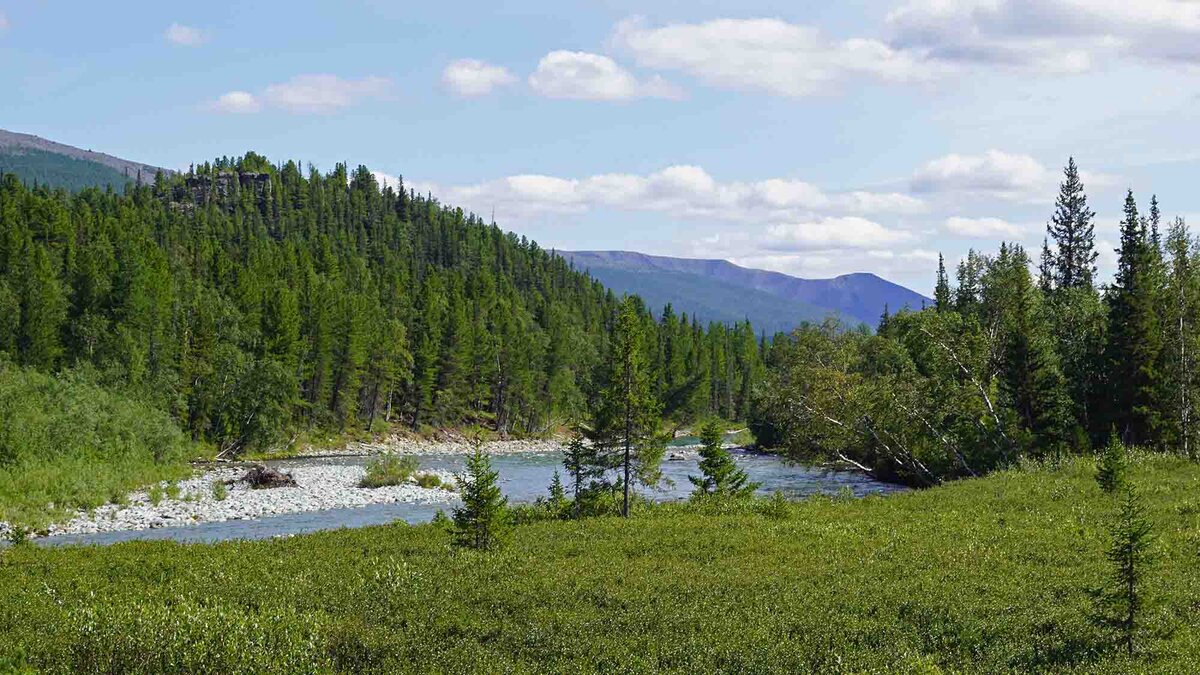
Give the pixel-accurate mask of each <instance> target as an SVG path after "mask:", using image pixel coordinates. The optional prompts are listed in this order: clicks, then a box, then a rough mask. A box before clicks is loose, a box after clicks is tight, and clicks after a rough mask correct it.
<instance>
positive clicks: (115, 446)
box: [0, 364, 195, 529]
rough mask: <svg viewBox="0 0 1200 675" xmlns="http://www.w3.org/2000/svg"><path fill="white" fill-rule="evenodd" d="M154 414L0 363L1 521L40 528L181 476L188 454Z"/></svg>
mask: <svg viewBox="0 0 1200 675" xmlns="http://www.w3.org/2000/svg"><path fill="white" fill-rule="evenodd" d="M194 451H195V448H194V447H193V446H191V444H190V443H189V442H188V440H187V439H186V438H185V436H184V435H183V434H182V433H181V432H180V431H179V429H178V427H176V426H175V424H174V423H173V422H172V420H171V419H170V418H169V417H168V416H167V415H166V414H165V413H162V412H159V411H158V410H155V409H154V408H152V407H150V406H147V405H144V404H141V403H138V402H135V401H131V400H129V399H127V398H124V397H122V396H119V395H117V394H114V393H112V392H110V391H107V390H105V389H103V388H100V387H97V386H95V385H92V384H89V383H87V382H84V381H83V380H82V379H79V378H76V377H73V376H71V375H69V374H68V375H65V376H60V377H54V376H51V375H46V374H43V373H38V372H35V371H32V370H25V369H20V368H16V367H13V366H8V365H2V364H0V521H7V522H11V523H15V524H18V525H21V526H23V527H30V528H34V529H39V528H43V527H45V526H46V525H47V524H49V523H50V522H51V521H52V520H54V519H58V518H62V517H65V516H66V515H67V514H68V513H69V512H70V511H71V510H74V509H88V508H94V507H97V506H100V505H102V504H105V503H108V502H111V501H118V500H120V499H123V498H124V495H125V494H126V493H127V492H129V491H131V490H134V489H136V488H138V487H139V486H144V485H145V484H147V483H152V482H155V481H161V480H172V479H177V478H181V477H183V476H184V475H186V474H187V472H188V469H187V465H186V463H185V460H186V459H187V458H188V455H189V453H191V452H194Z"/></svg>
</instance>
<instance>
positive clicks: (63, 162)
mask: <svg viewBox="0 0 1200 675" xmlns="http://www.w3.org/2000/svg"><path fill="white" fill-rule="evenodd" d="M159 171H163V172H165V173H168V174H170V173H173V172H172V171H170V170H168V169H162V168H159V167H155V166H150V165H149V164H142V163H141V162H132V161H129V160H127V159H121V158H120V157H113V156H112V155H107V154H104V153H102V152H93V151H91V150H84V149H82V148H76V147H73V146H70V145H66V144H64V143H56V142H54V141H50V140H47V139H45V138H41V137H39V136H34V135H32V134H19V133H15V132H12V131H5V130H3V129H0V175H3V174H6V173H13V174H16V175H17V177H18V178H20V179H21V180H22V181H24V182H25V183H26V184H29V185H32V184H34V183H36V184H38V185H49V186H50V187H55V188H65V189H67V190H71V191H78V190H82V189H84V188H89V187H97V188H104V187H107V186H111V187H112V188H113V189H114V190H121V189H122V188H124V187H125V184H126V183H128V182H131V181H136V182H143V183H149V182H150V181H152V180H154V175H155V174H157V173H158V172H159Z"/></svg>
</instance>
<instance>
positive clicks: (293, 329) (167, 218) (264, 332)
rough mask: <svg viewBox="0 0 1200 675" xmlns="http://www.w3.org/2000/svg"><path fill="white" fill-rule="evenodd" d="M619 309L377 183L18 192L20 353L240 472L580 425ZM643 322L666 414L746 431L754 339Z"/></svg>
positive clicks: (594, 291) (0, 340) (478, 223)
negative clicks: (287, 450) (425, 439)
mask: <svg viewBox="0 0 1200 675" xmlns="http://www.w3.org/2000/svg"><path fill="white" fill-rule="evenodd" d="M620 308H621V306H620V304H619V301H618V299H617V298H616V297H614V296H613V295H612V294H611V293H609V292H607V291H606V290H605V288H604V287H603V286H601V285H600V284H599V283H597V282H596V281H595V280H594V279H592V278H591V277H589V276H588V275H587V274H585V273H583V272H581V271H577V270H574V269H572V268H571V266H570V265H569V264H568V263H567V262H566V261H565V260H563V259H562V258H561V257H559V256H557V255H555V254H554V253H552V252H549V251H546V250H543V249H542V248H540V247H539V246H538V245H537V244H536V243H533V242H530V241H528V240H526V239H524V238H522V237H518V236H517V235H514V234H511V233H506V232H503V231H501V230H500V229H499V228H498V227H496V226H494V225H489V224H485V223H484V222H483V221H482V220H480V219H479V218H477V217H475V216H473V215H470V214H466V213H464V212H463V211H462V210H461V209H458V208H453V207H451V206H445V205H442V204H440V203H438V202H437V201H436V200H435V199H433V198H431V197H429V196H422V195H417V194H415V193H413V192H411V191H409V190H407V189H405V187H404V186H403V184H400V185H397V186H394V187H389V188H386V189H381V188H380V186H379V185H378V184H377V183H376V181H375V179H374V177H373V176H372V174H371V172H370V171H368V170H367V169H366V168H365V167H359V168H357V169H355V170H354V171H350V170H349V168H348V167H347V166H345V165H338V166H336V167H335V168H334V170H333V171H332V172H330V173H329V174H325V175H323V174H321V173H319V172H317V171H315V170H312V171H309V172H308V173H307V174H305V173H302V172H301V170H300V167H299V166H298V165H296V164H295V163H294V162H287V163H285V164H282V165H278V166H275V165H272V164H271V163H270V162H268V161H267V160H266V159H265V158H263V157H261V156H259V155H256V154H254V153H248V154H247V155H246V156H244V157H242V158H235V159H230V158H222V159H220V160H218V161H216V162H214V163H206V164H204V165H200V166H196V167H193V169H192V170H190V171H189V172H187V173H186V174H180V175H172V176H169V177H168V176H164V177H162V179H161V180H156V181H155V182H154V184H153V185H141V186H133V185H130V186H129V187H128V188H127V189H126V191H125V192H124V193H118V192H111V191H100V190H95V189H90V190H83V191H81V192H79V193H78V194H68V193H66V192H63V191H54V190H52V189H50V188H48V187H45V186H44V185H42V186H38V187H30V186H26V185H24V184H23V183H22V182H21V181H20V180H18V179H17V178H16V176H13V175H11V174H10V175H7V176H6V177H4V178H3V179H0V353H3V354H7V357H8V358H9V359H11V360H12V361H14V362H17V363H21V364H27V365H30V366H33V367H36V368H38V369H39V370H42V371H46V372H55V371H58V370H60V369H62V368H66V367H75V366H80V367H87V368H90V369H92V370H93V371H94V372H96V373H97V374H98V377H99V379H100V381H101V383H102V384H105V385H107V386H113V387H116V388H120V389H121V390H129V391H133V392H136V394H137V397H138V398H139V399H144V400H146V401H148V402H150V403H152V404H153V405H154V406H155V407H157V408H158V409H160V410H163V411H166V412H168V413H169V414H171V415H172V416H173V417H174V418H175V420H176V422H177V424H179V426H180V427H182V428H183V429H184V430H185V431H186V432H187V433H188V434H190V435H191V436H192V438H193V439H194V440H198V441H204V442H208V443H211V444H213V445H214V446H216V447H217V448H218V450H219V452H220V453H221V454H222V455H223V456H226V457H233V456H238V455H244V454H261V453H265V452H268V451H270V450H272V449H274V448H276V447H277V446H278V445H279V443H280V441H281V440H283V439H284V438H287V437H288V434H295V433H297V432H300V433H303V432H304V431H307V430H311V429H319V430H324V431H331V432H335V433H340V432H344V431H346V430H349V429H361V428H366V429H368V430H370V429H376V428H386V427H387V426H388V425H392V424H407V425H409V426H411V427H413V428H423V427H426V426H429V427H434V428H437V427H445V426H469V425H473V424H486V425H488V426H489V427H492V428H493V429H494V430H495V431H497V432H499V433H500V434H502V435H509V434H528V435H538V434H541V433H544V432H545V431H547V430H548V429H549V428H550V427H551V426H552V425H556V424H571V423H575V422H578V421H581V420H583V419H585V418H586V417H587V416H588V415H589V413H590V412H591V411H590V407H591V405H592V403H593V402H594V401H596V400H597V399H598V398H599V393H600V391H601V389H602V388H603V387H604V386H606V379H605V374H606V373H607V371H608V366H609V364H608V362H607V360H606V356H607V345H608V341H609V340H608V333H609V330H610V328H611V327H612V326H613V324H614V323H616V320H617V314H618V312H619V311H620ZM633 311H634V312H635V314H636V316H635V317H634V318H635V319H636V323H637V324H638V325H639V327H640V329H641V331H642V332H643V333H644V336H643V339H642V340H641V345H642V352H643V354H642V358H643V360H644V361H645V364H646V375H645V378H646V382H647V393H648V395H650V396H653V397H655V398H658V399H661V400H662V401H664V402H666V401H669V403H670V412H671V414H673V415H678V416H679V417H681V418H683V417H688V416H694V415H697V414H701V413H703V414H708V413H709V412H710V411H711V412H713V413H717V414H721V415H724V416H726V417H729V418H736V417H737V416H738V415H739V414H742V413H745V412H746V410H747V405H748V401H749V391H750V389H751V388H752V386H753V384H754V383H755V382H757V380H758V378H759V377H760V375H761V363H760V362H759V359H758V355H757V349H756V345H755V333H754V330H753V329H752V328H750V326H749V325H748V324H739V325H738V326H736V327H731V328H727V327H725V326H723V325H712V326H707V327H705V326H701V325H700V324H699V322H697V321H695V320H694V319H689V318H688V317H686V316H685V317H674V316H673V315H672V317H671V319H670V320H667V318H666V317H665V316H664V320H663V321H662V322H656V321H655V320H654V319H653V316H652V314H651V312H650V311H649V310H648V309H647V308H646V307H644V306H642V305H641V304H640V303H638V304H637V305H636V307H634V309H633ZM660 344H661V345H662V346H664V349H663V350H659V349H658V348H657V347H658V346H659V345H660ZM668 358H669V359H670V360H671V365H670V367H668V366H667V364H666V360H667V359H668ZM681 373H686V375H684V374H681Z"/></svg>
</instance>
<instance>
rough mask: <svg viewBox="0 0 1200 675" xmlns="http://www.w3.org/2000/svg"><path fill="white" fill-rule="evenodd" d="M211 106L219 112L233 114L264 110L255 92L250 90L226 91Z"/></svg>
mask: <svg viewBox="0 0 1200 675" xmlns="http://www.w3.org/2000/svg"><path fill="white" fill-rule="evenodd" d="M211 107H212V109H213V110H216V111H217V112H223V113H233V114H243V113H255V112H258V111H259V110H262V104H261V103H259V102H258V99H257V98H255V96H254V94H251V93H250V92H248V91H229V92H225V93H224V94H221V95H220V96H218V97H217V100H216V101H214V102H213V104H212V106H211Z"/></svg>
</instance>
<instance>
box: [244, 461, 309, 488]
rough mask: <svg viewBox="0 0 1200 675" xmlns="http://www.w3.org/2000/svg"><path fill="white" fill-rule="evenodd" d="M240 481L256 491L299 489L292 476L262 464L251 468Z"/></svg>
mask: <svg viewBox="0 0 1200 675" xmlns="http://www.w3.org/2000/svg"><path fill="white" fill-rule="evenodd" d="M239 480H240V481H241V482H243V483H246V484H248V485H249V486H250V487H252V488H254V489H268V488H281V487H299V486H297V485H296V479H295V478H292V476H291V474H287V473H283V472H282V471H278V470H276V469H272V468H270V467H267V466H263V465H261V464H258V465H255V466H253V467H251V468H250V470H249V471H247V472H246V475H244V476H242V477H241V478H240V479H239Z"/></svg>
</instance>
